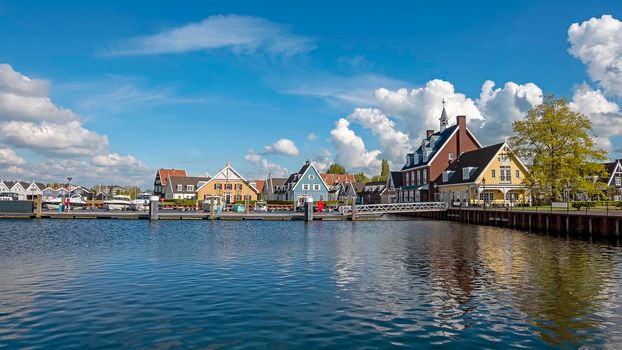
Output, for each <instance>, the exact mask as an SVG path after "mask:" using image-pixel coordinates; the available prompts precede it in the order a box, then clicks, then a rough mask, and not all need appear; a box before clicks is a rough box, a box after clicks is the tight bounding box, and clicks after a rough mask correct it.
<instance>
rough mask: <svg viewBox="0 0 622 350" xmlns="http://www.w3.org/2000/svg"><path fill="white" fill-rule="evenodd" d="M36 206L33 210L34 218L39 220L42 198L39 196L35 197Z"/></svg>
mask: <svg viewBox="0 0 622 350" xmlns="http://www.w3.org/2000/svg"><path fill="white" fill-rule="evenodd" d="M36 201H37V206H36V209H35V217H36V218H37V219H41V207H42V206H43V198H42V196H41V195H40V194H38V195H37V199H36Z"/></svg>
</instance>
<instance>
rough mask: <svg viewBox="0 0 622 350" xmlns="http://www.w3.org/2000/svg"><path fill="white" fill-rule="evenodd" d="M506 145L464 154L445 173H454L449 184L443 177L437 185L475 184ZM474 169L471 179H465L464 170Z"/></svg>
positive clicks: (449, 179)
mask: <svg viewBox="0 0 622 350" xmlns="http://www.w3.org/2000/svg"><path fill="white" fill-rule="evenodd" d="M504 145H505V143H504V142H502V143H499V144H496V145H492V146H488V147H484V148H480V149H476V150H474V151H470V152H465V153H462V154H461V155H460V156H459V157H458V159H456V160H455V161H453V162H452V163H451V165H449V167H448V168H447V169H446V170H445V171H453V173H452V174H451V175H450V176H449V178H448V179H447V180H448V181H447V182H444V181H443V177H442V175H441V176H439V178H438V179H436V183H437V184H439V185H449V184H459V183H465V182H473V181H475V179H477V178H478V177H479V175H480V174H481V173H482V171H484V169H485V168H486V166H487V165H488V164H489V163H490V162H491V161H492V159H493V158H494V157H495V155H496V154H497V152H498V151H499V150H500V149H501V147H503V146H504ZM468 167H472V168H474V169H473V170H471V172H470V175H469V178H468V179H463V177H462V169H464V168H468Z"/></svg>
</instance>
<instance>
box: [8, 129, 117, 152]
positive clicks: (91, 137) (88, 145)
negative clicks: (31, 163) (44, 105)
mask: <svg viewBox="0 0 622 350" xmlns="http://www.w3.org/2000/svg"><path fill="white" fill-rule="evenodd" d="M0 131H2V134H3V136H0V140H2V141H4V142H5V143H9V144H12V145H14V146H16V147H21V148H28V149H32V150H35V151H37V152H39V153H42V154H46V155H56V156H61V157H65V156H93V155H96V154H99V153H102V152H106V151H107V149H108V138H107V137H106V136H102V135H99V134H97V133H95V132H93V131H90V130H87V129H85V128H83V127H82V126H81V125H80V123H79V122H77V121H73V122H69V123H66V124H54V123H48V122H45V121H44V122H41V123H38V124H36V123H32V122H21V121H11V122H7V123H4V124H0Z"/></svg>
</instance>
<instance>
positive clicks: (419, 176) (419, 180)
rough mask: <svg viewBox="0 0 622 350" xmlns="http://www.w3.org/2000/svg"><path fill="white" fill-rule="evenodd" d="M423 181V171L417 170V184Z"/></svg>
mask: <svg viewBox="0 0 622 350" xmlns="http://www.w3.org/2000/svg"><path fill="white" fill-rule="evenodd" d="M420 183H421V172H420V171H417V185H419V184H420Z"/></svg>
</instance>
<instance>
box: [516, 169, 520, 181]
mask: <svg viewBox="0 0 622 350" xmlns="http://www.w3.org/2000/svg"><path fill="white" fill-rule="evenodd" d="M516 178H517V179H520V170H516Z"/></svg>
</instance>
